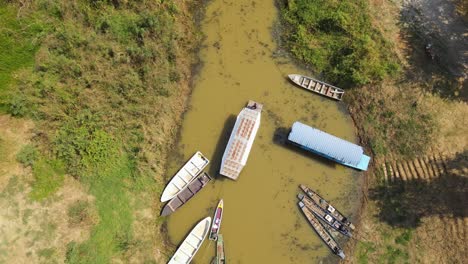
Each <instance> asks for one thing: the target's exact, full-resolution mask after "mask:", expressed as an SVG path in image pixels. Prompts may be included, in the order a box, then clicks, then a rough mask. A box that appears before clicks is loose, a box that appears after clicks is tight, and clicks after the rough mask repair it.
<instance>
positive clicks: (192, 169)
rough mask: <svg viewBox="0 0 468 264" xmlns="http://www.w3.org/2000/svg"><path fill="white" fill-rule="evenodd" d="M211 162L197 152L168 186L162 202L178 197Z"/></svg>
mask: <svg viewBox="0 0 468 264" xmlns="http://www.w3.org/2000/svg"><path fill="white" fill-rule="evenodd" d="M209 162H210V161H209V160H208V159H207V158H206V157H205V156H203V154H202V153H201V152H200V151H197V152H196V153H195V154H194V155H193V156H192V157H191V158H190V159H189V160H188V161H187V163H185V165H184V166H182V168H181V169H180V170H179V171H178V172H177V173H176V174H175V175H174V177H172V179H171V180H170V181H169V183H168V184H167V185H166V188H164V191H163V193H162V195H161V202H167V201H169V200H171V199H172V198H174V197H175V196H177V194H179V193H180V192H181V191H182V190H183V189H184V188H185V187H187V185H188V184H189V183H190V182H192V181H193V179H195V178H196V177H197V176H198V175H199V174H200V173H201V172H202V171H203V169H205V167H206V166H207V165H208V163H209Z"/></svg>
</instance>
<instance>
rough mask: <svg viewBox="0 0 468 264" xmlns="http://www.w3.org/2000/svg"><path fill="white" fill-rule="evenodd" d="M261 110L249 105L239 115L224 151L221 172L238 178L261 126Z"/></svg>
mask: <svg viewBox="0 0 468 264" xmlns="http://www.w3.org/2000/svg"><path fill="white" fill-rule="evenodd" d="M260 119H261V112H260V111H258V110H252V109H249V108H247V107H245V108H244V109H242V111H241V112H240V113H239V115H238V116H237V120H236V124H235V125H234V128H233V129H232V132H231V136H230V138H229V141H228V144H227V146H226V150H225V151H224V155H223V159H222V163H221V171H220V173H221V174H222V175H224V176H227V177H229V178H232V179H237V177H238V176H239V173H240V172H241V170H242V168H243V167H244V166H245V164H246V163H247V158H248V157H249V154H250V150H251V149H252V145H253V142H254V140H255V136H256V134H257V131H258V128H259V127H260Z"/></svg>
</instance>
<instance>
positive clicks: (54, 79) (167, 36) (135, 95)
mask: <svg viewBox="0 0 468 264" xmlns="http://www.w3.org/2000/svg"><path fill="white" fill-rule="evenodd" d="M195 5H196V3H192V4H188V3H175V2H172V1H161V2H160V1H153V2H145V3H140V2H124V1H73V2H67V3H65V2H63V3H61V2H56V1H47V0H44V1H36V2H33V3H30V2H27V3H23V2H15V1H12V2H3V1H2V5H1V9H0V18H1V20H2V21H5V22H6V24H5V25H6V27H5V28H2V29H0V39H1V40H4V41H2V43H1V44H0V45H2V46H0V48H1V49H2V51H6V50H9V51H11V52H2V57H0V65H1V67H2V68H1V72H0V80H1V83H2V86H1V87H0V105H1V109H2V111H3V112H4V113H5V114H9V115H12V116H15V117H17V118H23V119H32V120H34V130H33V134H32V135H31V138H30V142H31V143H30V144H29V145H25V146H24V147H23V148H22V150H20V151H19V155H18V160H19V161H20V162H22V163H23V164H24V166H27V167H31V170H30V172H28V171H27V172H25V173H32V175H33V176H32V178H31V181H30V182H31V188H32V190H30V193H29V195H28V197H29V198H28V203H30V204H34V203H39V204H42V205H43V206H44V207H46V208H47V207H48V206H49V207H50V206H53V205H54V204H57V203H60V200H57V197H56V196H57V194H56V193H57V192H59V193H61V191H60V190H63V189H66V188H68V186H67V184H68V182H69V181H68V179H67V178H68V177H73V178H74V179H76V180H78V181H79V182H80V184H81V185H82V186H84V188H85V189H86V190H87V192H88V193H89V194H91V195H92V196H93V197H94V198H93V199H91V200H90V202H89V201H88V202H82V201H81V202H80V200H78V201H75V203H72V204H71V205H70V208H69V209H67V210H68V212H69V214H68V218H69V219H71V220H70V221H71V222H73V223H74V224H73V225H71V224H70V225H71V226H70V228H72V226H73V227H77V226H78V227H79V228H81V230H82V233H83V236H84V237H82V238H80V239H76V241H75V240H72V241H70V242H69V243H67V244H62V245H60V246H57V248H55V249H53V252H52V253H51V252H50V250H49V251H47V250H46V249H44V248H38V247H34V246H31V247H29V248H28V249H27V250H26V249H25V250H24V253H23V255H21V254H20V255H21V256H15V255H12V256H10V258H9V257H8V252H7V253H6V254H7V256H6V259H8V260H9V261H12V260H13V259H15V257H16V258H17V259H28V262H31V261H32V262H38V260H39V259H44V258H47V259H48V262H63V261H65V262H67V263H108V262H110V261H111V260H113V261H118V260H120V261H123V262H138V263H142V262H146V263H151V262H154V260H156V261H157V262H159V261H162V262H163V261H165V258H166V257H167V256H165V254H166V253H165V251H166V249H165V246H166V245H165V243H164V234H162V233H161V231H162V230H161V228H162V226H161V224H162V223H163V221H159V220H156V216H157V215H158V212H159V208H160V204H159V202H158V199H157V196H158V195H159V193H160V191H161V189H162V187H163V179H164V175H163V173H164V167H165V164H166V155H167V154H166V153H167V151H168V148H169V147H170V146H171V145H172V142H173V139H174V138H175V136H176V132H177V125H178V124H179V123H180V119H181V115H182V112H183V111H184V109H185V105H186V100H187V98H188V97H189V93H190V89H189V83H190V80H191V67H192V64H193V63H194V61H195V53H194V50H195V49H196V47H197V45H198V41H199V39H200V37H199V35H198V34H197V33H196V32H197V30H196V29H195V28H194V24H195V22H194V14H193V11H189V10H194V9H195ZM3 177H5V178H7V177H11V178H10V180H12V179H15V181H16V180H17V179H18V178H15V177H13V176H11V175H9V176H3ZM64 177H65V178H64ZM22 184H23V183H22ZM23 191H26V190H23ZM18 207H19V208H17V209H18V211H19V212H21V213H20V215H19V216H21V215H22V214H23V209H24V208H21V207H20V205H18ZM29 214H34V212H29ZM73 219H75V220H73ZM61 221H65V222H67V221H68V220H67V219H50V221H49V222H50V223H46V224H48V225H53V226H62V225H61V224H60V223H58V222H61ZM65 226H66V225H65ZM86 230H89V232H88V231H86ZM62 231H63V230H62ZM51 232H52V234H51V235H50V237H49V238H48V239H50V240H53V239H54V237H57V236H60V234H59V232H55V233H57V234H55V233H54V231H53V230H52V231H51ZM86 233H89V238H86V235H85V234H86ZM25 237H26V238H27V235H25ZM5 239H6V241H2V243H3V242H5V243H7V247H8V246H13V245H8V241H7V240H8V238H5ZM12 243H13V242H12ZM41 250H42V251H41ZM43 250H46V251H43ZM40 252H42V253H40ZM155 252H156V253H155Z"/></svg>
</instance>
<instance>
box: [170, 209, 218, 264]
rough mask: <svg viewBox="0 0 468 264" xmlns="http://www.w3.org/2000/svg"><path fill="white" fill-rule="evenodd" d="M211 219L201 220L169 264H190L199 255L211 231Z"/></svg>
mask: <svg viewBox="0 0 468 264" xmlns="http://www.w3.org/2000/svg"><path fill="white" fill-rule="evenodd" d="M210 224H211V217H209V216H208V217H207V218H205V219H203V220H201V221H200V222H199V223H198V224H197V225H196V226H195V227H194V228H193V229H192V231H190V233H189V234H188V236H187V237H186V238H185V240H184V242H182V244H180V246H179V248H178V249H177V251H176V252H175V253H174V256H172V258H171V259H170V260H169V262H168V264H188V263H190V261H192V258H193V257H194V256H195V254H196V253H197V251H198V249H199V248H200V246H201V245H202V243H203V241H204V240H205V238H206V235H207V234H208V231H209V230H210Z"/></svg>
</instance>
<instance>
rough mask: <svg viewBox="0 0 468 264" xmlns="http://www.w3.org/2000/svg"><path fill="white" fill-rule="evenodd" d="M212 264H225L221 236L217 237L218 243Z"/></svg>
mask: <svg viewBox="0 0 468 264" xmlns="http://www.w3.org/2000/svg"><path fill="white" fill-rule="evenodd" d="M212 263H213V264H226V256H225V255H224V241H223V235H221V234H219V235H218V241H217V242H216V257H215V258H214V260H213V262H212Z"/></svg>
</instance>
